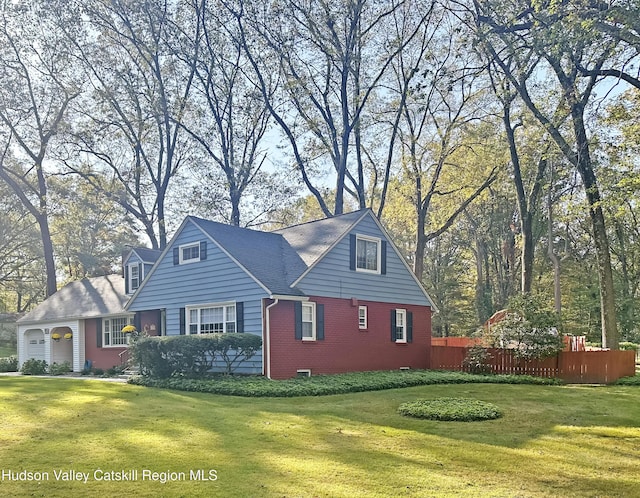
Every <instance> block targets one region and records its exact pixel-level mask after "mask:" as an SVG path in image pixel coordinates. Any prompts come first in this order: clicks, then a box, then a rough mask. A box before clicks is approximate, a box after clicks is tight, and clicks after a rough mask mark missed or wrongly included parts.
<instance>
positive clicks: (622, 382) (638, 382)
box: [614, 375, 640, 386]
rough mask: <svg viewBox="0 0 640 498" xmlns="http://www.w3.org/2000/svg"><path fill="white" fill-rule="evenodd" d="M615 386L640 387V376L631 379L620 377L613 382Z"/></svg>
mask: <svg viewBox="0 0 640 498" xmlns="http://www.w3.org/2000/svg"><path fill="white" fill-rule="evenodd" d="M614 384H615V385H617V386H640V375H634V376H633V377H622V378H621V379H618V380H617V381H615V382H614Z"/></svg>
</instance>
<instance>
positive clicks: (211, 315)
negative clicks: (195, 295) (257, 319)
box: [187, 303, 237, 334]
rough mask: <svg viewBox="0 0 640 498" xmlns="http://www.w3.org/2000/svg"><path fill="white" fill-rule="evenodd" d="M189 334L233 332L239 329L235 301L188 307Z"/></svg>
mask: <svg viewBox="0 0 640 498" xmlns="http://www.w3.org/2000/svg"><path fill="white" fill-rule="evenodd" d="M187 316H188V320H189V322H188V330H189V334H213V333H233V332H236V331H237V326H236V305H235V303H225V304H216V305H210V306H202V307H194V308H188V315H187Z"/></svg>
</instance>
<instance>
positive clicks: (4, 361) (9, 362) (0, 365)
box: [0, 356, 18, 372]
mask: <svg viewBox="0 0 640 498" xmlns="http://www.w3.org/2000/svg"><path fill="white" fill-rule="evenodd" d="M17 371H18V357H17V356H9V357H8V358H0V372H17Z"/></svg>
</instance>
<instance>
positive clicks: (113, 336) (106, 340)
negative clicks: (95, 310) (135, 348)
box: [102, 316, 133, 348]
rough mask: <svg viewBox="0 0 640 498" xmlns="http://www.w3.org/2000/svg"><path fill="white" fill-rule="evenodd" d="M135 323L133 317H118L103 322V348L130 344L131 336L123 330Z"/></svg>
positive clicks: (105, 319)
mask: <svg viewBox="0 0 640 498" xmlns="http://www.w3.org/2000/svg"><path fill="white" fill-rule="evenodd" d="M132 323H133V317H129V316H117V317H113V318H104V319H103V320H102V347H107V348H108V347H122V346H127V345H128V344H129V335H130V334H123V333H122V329H123V328H124V327H126V326H127V325H131V324H132Z"/></svg>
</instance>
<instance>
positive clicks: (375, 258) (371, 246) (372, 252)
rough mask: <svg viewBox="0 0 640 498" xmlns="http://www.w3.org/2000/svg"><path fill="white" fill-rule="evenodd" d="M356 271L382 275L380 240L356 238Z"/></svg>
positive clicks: (363, 237)
mask: <svg viewBox="0 0 640 498" xmlns="http://www.w3.org/2000/svg"><path fill="white" fill-rule="evenodd" d="M356 270H357V271H364V272H371V273H380V239H376V238H374V237H365V236H363V235H358V236H357V237H356Z"/></svg>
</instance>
